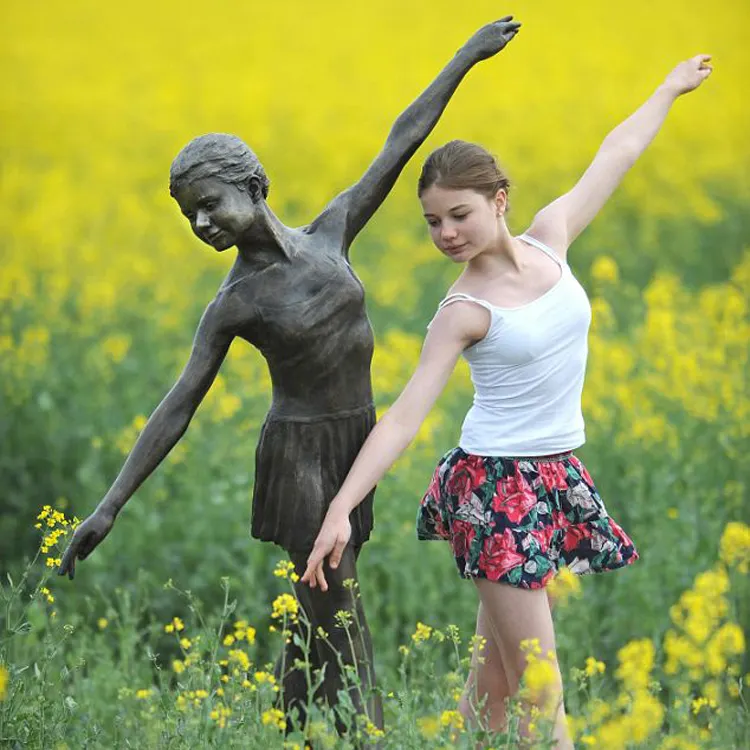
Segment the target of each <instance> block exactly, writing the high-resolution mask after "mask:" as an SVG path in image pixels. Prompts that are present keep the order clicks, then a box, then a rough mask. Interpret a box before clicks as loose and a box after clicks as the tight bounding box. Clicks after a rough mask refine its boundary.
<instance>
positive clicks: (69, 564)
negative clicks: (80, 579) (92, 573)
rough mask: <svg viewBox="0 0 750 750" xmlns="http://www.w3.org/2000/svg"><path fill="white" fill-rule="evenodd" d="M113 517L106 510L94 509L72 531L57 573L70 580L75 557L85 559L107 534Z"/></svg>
mask: <svg viewBox="0 0 750 750" xmlns="http://www.w3.org/2000/svg"><path fill="white" fill-rule="evenodd" d="M114 522H115V517H114V515H112V514H111V513H109V512H108V511H106V510H102V509H98V510H95V511H94V512H93V513H92V514H91V515H90V516H89V517H88V518H87V519H86V520H85V521H83V522H82V523H81V524H80V525H79V526H78V528H76V530H75V531H74V532H73V538H72V539H71V540H70V544H68V548H67V549H66V550H65V554H64V555H63V557H62V562H61V563H60V567H59V568H58V569H57V574H58V575H61V576H64V575H66V574H67V575H68V576H69V577H70V580H71V581H72V580H73V578H74V576H75V572H76V559H78V560H85V559H86V558H87V557H88V556H89V555H90V554H91V553H92V552H93V551H94V549H95V548H96V547H97V545H98V544H99V542H101V541H102V540H103V539H104V537H106V536H107V534H109V530H110V529H111V528H112V524H113V523H114Z"/></svg>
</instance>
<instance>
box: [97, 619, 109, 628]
mask: <svg viewBox="0 0 750 750" xmlns="http://www.w3.org/2000/svg"><path fill="white" fill-rule="evenodd" d="M96 625H97V627H98V628H99V630H104V629H105V628H106V627H107V625H109V620H107V618H106V617H100V618H99V619H98V620H97V621H96Z"/></svg>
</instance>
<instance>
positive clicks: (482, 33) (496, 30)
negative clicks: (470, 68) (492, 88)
mask: <svg viewBox="0 0 750 750" xmlns="http://www.w3.org/2000/svg"><path fill="white" fill-rule="evenodd" d="M520 28H521V24H520V23H519V22H518V21H514V20H513V16H505V17H504V18H501V19H500V20H499V21H495V22H494V23H488V24H487V25H486V26H482V28H481V29H479V31H477V32H476V34H474V36H472V37H471V38H470V39H469V41H468V42H466V44H465V45H464V49H466V50H467V51H469V52H470V53H471V54H472V56H474V57H475V58H476V60H477V62H478V61H479V60H486V59H487V58H488V57H492V56H493V55H496V54H497V53H498V52H500V50H501V49H503V48H504V47H505V45H506V44H508V42H509V41H510V40H511V39H513V37H514V36H515V35H516V34H517V33H518V30H519V29H520Z"/></svg>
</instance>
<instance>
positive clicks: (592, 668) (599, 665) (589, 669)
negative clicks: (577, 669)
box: [584, 656, 606, 677]
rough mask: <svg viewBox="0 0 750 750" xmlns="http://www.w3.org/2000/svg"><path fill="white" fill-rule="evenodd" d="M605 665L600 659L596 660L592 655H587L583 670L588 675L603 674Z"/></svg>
mask: <svg viewBox="0 0 750 750" xmlns="http://www.w3.org/2000/svg"><path fill="white" fill-rule="evenodd" d="M605 669H606V665H605V664H604V662H602V661H597V660H596V659H595V658H594V657H593V656H589V657H587V659H586V667H585V668H584V671H585V672H586V675H587V676H588V677H593V676H594V675H597V674H604V670H605Z"/></svg>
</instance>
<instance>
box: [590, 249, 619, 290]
mask: <svg viewBox="0 0 750 750" xmlns="http://www.w3.org/2000/svg"><path fill="white" fill-rule="evenodd" d="M591 278H592V279H594V281H599V282H601V283H611V284H614V283H616V282H617V281H618V280H619V278H620V271H619V269H618V267H617V263H615V261H614V260H613V259H612V258H610V257H609V256H608V255H600V256H599V257H598V258H597V259H596V260H595V261H594V262H593V264H592V266H591Z"/></svg>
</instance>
